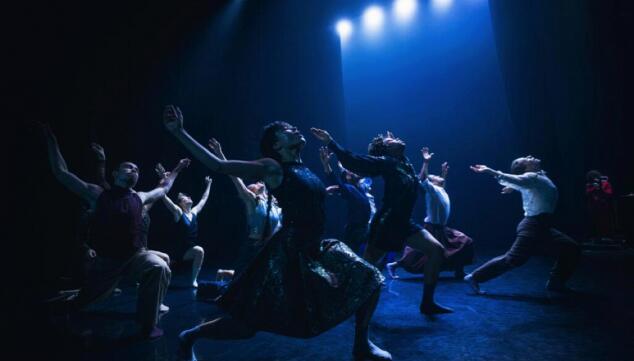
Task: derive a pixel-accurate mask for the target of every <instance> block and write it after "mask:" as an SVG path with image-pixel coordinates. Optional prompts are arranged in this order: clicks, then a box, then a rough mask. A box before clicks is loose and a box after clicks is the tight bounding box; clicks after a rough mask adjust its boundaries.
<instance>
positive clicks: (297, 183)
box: [218, 163, 383, 337]
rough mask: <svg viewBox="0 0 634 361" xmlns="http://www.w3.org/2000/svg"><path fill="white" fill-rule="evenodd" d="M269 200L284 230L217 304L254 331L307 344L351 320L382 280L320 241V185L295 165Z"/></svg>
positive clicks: (343, 250) (343, 249)
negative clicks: (279, 213)
mask: <svg viewBox="0 0 634 361" xmlns="http://www.w3.org/2000/svg"><path fill="white" fill-rule="evenodd" d="M282 168H283V172H284V173H283V174H284V178H283V181H282V184H280V186H279V187H277V188H276V189H274V190H272V191H271V193H272V194H273V195H274V196H275V197H276V198H277V199H278V202H279V205H280V207H281V208H282V209H283V211H284V217H283V220H282V228H281V229H280V231H278V232H277V233H276V234H275V235H274V236H273V237H272V238H271V239H269V240H268V241H267V243H266V244H265V246H264V247H263V248H262V250H261V251H260V253H259V254H258V255H257V256H256V257H255V259H254V260H253V261H252V262H251V264H250V265H249V266H248V267H247V268H246V269H245V270H244V271H243V272H242V273H240V274H239V275H238V276H237V277H236V279H235V280H234V281H233V282H232V283H231V284H230V286H229V288H228V289H227V291H226V293H225V294H224V295H223V296H221V297H220V298H219V299H218V302H219V304H220V306H221V307H223V308H224V309H225V310H226V311H227V312H228V313H229V314H230V315H231V316H232V317H233V318H235V319H238V320H241V321H242V322H244V323H245V324H246V325H248V326H249V327H251V328H252V329H253V330H256V331H257V330H261V331H268V332H274V333H278V334H282V335H286V336H293V337H311V336H315V335H318V334H320V333H322V332H324V331H327V330H328V329H330V328H332V327H334V326H336V325H337V324H339V323H340V322H342V321H344V320H346V319H347V318H348V317H350V316H351V315H352V314H353V313H354V312H355V311H356V310H357V309H358V308H359V307H361V306H362V305H363V304H364V303H365V302H366V301H367V300H368V299H369V297H370V296H372V295H373V294H374V292H375V291H376V290H377V289H378V288H379V287H380V285H381V282H382V281H383V276H382V275H381V273H380V272H379V271H378V270H377V269H376V268H374V267H373V266H371V265H369V264H368V263H367V262H365V261H364V260H362V259H361V258H359V257H358V256H357V255H356V254H355V253H354V252H352V251H351V250H350V248H348V247H347V246H346V245H345V244H344V243H342V242H339V241H337V240H333V239H329V240H321V235H322V233H323V230H324V223H325V212H324V198H325V189H324V185H323V183H322V182H321V181H320V180H319V178H317V176H315V175H314V174H313V173H312V172H311V171H310V170H309V169H308V168H306V167H305V166H303V165H302V164H300V163H284V164H282Z"/></svg>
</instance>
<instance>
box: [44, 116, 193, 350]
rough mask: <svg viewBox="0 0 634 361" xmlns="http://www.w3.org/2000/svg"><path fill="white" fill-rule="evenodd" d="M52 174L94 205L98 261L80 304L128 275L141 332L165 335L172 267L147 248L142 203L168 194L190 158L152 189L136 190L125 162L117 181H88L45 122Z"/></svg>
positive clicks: (134, 174) (135, 174) (133, 171)
mask: <svg viewBox="0 0 634 361" xmlns="http://www.w3.org/2000/svg"><path fill="white" fill-rule="evenodd" d="M42 130H43V132H44V135H45V137H46V141H47V146H48V156H49V162H50V165H51V168H52V171H53V174H54V176H55V178H57V180H58V181H59V182H60V183H62V185H64V186H65V187H66V188H68V189H69V190H70V191H71V192H73V193H75V194H76V195H78V196H80V197H81V198H82V199H83V200H84V201H86V202H88V203H89V204H91V208H94V209H95V211H94V217H93V222H92V228H91V240H92V243H93V246H94V249H95V251H96V254H97V257H96V258H95V262H94V263H93V264H92V265H91V269H89V270H88V274H87V277H86V284H85V285H84V287H82V289H81V291H80V293H79V296H78V298H77V301H76V302H77V305H78V306H79V307H81V306H85V305H87V304H89V303H91V302H94V301H96V300H98V299H100V298H102V297H105V296H107V295H108V294H109V293H110V292H111V291H112V290H113V289H114V288H115V286H116V285H117V283H118V281H119V280H120V279H121V278H122V277H123V276H126V275H129V276H132V278H134V279H135V280H137V281H138V282H139V283H140V284H139V288H138V299H137V317H138V320H139V322H140V324H141V334H142V335H143V336H145V337H148V338H157V337H160V336H162V335H163V330H161V329H160V328H158V327H157V323H158V314H159V307H160V305H161V303H162V301H163V297H164V296H165V292H166V291H167V287H168V285H169V281H170V277H171V272H170V269H169V266H168V265H167V263H165V262H164V261H163V260H162V259H161V258H159V257H158V256H156V255H155V254H152V253H150V252H148V251H147V250H145V249H144V248H143V245H142V244H141V243H140V237H139V233H140V227H141V213H142V209H143V205H144V204H146V203H150V202H153V201H155V200H157V199H159V198H161V197H163V195H165V193H167V191H169V189H170V188H171V187H172V184H173V182H174V179H175V178H176V176H177V175H178V172H179V171H180V170H181V169H182V168H184V167H186V166H187V165H188V164H189V160H187V159H186V160H182V161H181V162H180V163H179V165H178V166H177V167H176V168H175V169H174V171H172V172H171V174H170V175H169V176H168V177H166V178H165V179H163V180H162V181H161V183H160V184H159V186H158V187H156V188H155V189H153V190H151V191H149V192H134V191H133V190H132V188H133V187H134V186H135V185H136V183H137V181H138V179H139V168H138V167H137V166H136V165H135V164H134V163H131V162H123V163H121V164H120V165H119V167H118V168H117V170H116V171H114V172H113V173H112V174H113V177H114V185H113V186H112V188H111V189H109V190H104V189H103V188H102V187H101V186H98V185H96V184H91V183H87V182H84V181H83V180H81V179H79V177H77V176H76V175H75V174H73V173H71V172H70V171H69V170H68V167H67V165H66V161H65V160H64V157H63V156H62V154H61V152H60V150H59V146H58V144H57V139H56V138H55V135H54V134H53V132H52V131H51V129H50V127H49V126H48V125H44V124H42Z"/></svg>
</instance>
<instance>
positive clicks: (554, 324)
mask: <svg viewBox="0 0 634 361" xmlns="http://www.w3.org/2000/svg"><path fill="white" fill-rule="evenodd" d="M493 255H495V253H494V252H481V253H480V254H479V257H478V259H477V261H476V263H475V264H476V265H479V264H481V263H482V262H483V261H485V260H486V259H488V258H489V257H491V256H493ZM551 264H552V261H550V260H548V259H545V258H539V257H536V258H534V259H532V260H531V261H529V262H528V263H527V264H526V265H525V266H523V267H521V268H519V269H516V270H514V271H512V272H510V273H508V274H506V275H504V276H502V277H500V278H498V279H496V280H493V281H491V282H489V283H487V284H484V285H483V288H484V289H485V290H487V291H488V295H486V296H475V295H473V294H472V293H471V292H470V290H469V289H468V287H467V286H466V285H465V284H464V283H463V282H461V281H457V280H455V279H453V274H452V273H443V275H442V278H441V281H440V283H439V285H438V288H437V292H436V294H437V296H436V298H437V301H438V302H440V303H442V304H444V305H447V306H450V307H452V308H454V310H455V313H453V314H448V315H441V316H438V317H434V318H429V317H424V316H422V315H421V314H419V312H418V305H419V301H420V298H421V291H422V278H421V277H420V276H416V275H409V274H407V273H406V272H405V271H402V270H400V273H399V274H400V275H401V277H402V278H401V279H399V280H389V279H388V280H387V283H386V285H385V287H384V289H383V292H382V295H381V300H380V303H379V306H378V309H377V312H376V314H375V317H374V319H373V321H372V324H371V328H370V333H371V336H372V339H373V340H374V342H375V343H377V344H378V345H380V346H381V347H384V348H386V349H387V350H389V351H390V352H391V353H392V355H393V358H394V360H399V361H409V360H411V361H414V360H416V361H419V360H498V361H501V360H626V359H631V357H632V356H631V355H634V307H633V306H634V282H633V280H634V252H633V251H632V250H629V251H618V252H609V253H607V252H605V253H598V252H594V253H591V254H588V253H585V254H584V256H583V258H582V263H581V265H580V268H579V269H578V271H577V273H576V274H575V276H574V277H573V279H572V281H571V282H570V286H571V287H573V288H575V289H576V290H577V291H578V292H575V293H573V294H570V295H563V296H562V295H559V294H551V293H549V292H547V291H546V290H545V289H544V284H545V282H546V279H547V277H548V271H549V268H550V265H551ZM471 269H473V266H470V267H467V270H471ZM212 273H213V270H204V271H203V274H202V277H201V279H206V278H208V277H210V276H211V274H212ZM183 279H184V275H183V274H178V273H177V274H176V275H174V277H173V282H172V283H173V285H174V287H173V288H172V289H170V291H169V292H168V294H167V299H166V301H165V304H167V305H168V306H170V308H171V310H170V312H169V313H167V314H165V315H164V316H163V317H162V319H161V327H162V328H163V329H164V330H165V336H163V337H162V338H160V339H158V340H155V341H143V340H139V339H136V338H135V337H134V334H135V331H136V330H137V326H136V324H135V322H134V307H135V297H134V293H135V292H134V288H132V287H128V288H124V289H123V292H122V293H121V294H120V295H118V296H113V297H111V298H109V299H108V300H106V301H104V302H102V303H101V304H99V305H96V306H95V307H93V308H92V309H90V310H88V311H84V312H82V313H80V314H73V315H67V316H64V315H57V316H54V317H51V319H50V320H49V322H50V324H49V325H50V327H51V329H53V330H55V335H51V337H52V340H55V346H57V349H56V350H51V353H50V354H49V355H50V356H53V355H56V356H55V359H61V358H57V355H59V356H61V357H64V358H65V359H80V360H91V361H95V360H116V361H127V360H136V361H142V360H148V361H149V360H154V361H158V360H174V357H175V350H176V347H177V335H178V333H179V332H180V331H181V330H183V329H185V328H189V327H192V326H194V325H196V324H198V323H200V322H201V321H203V320H206V319H210V318H212V317H213V316H214V315H215V314H218V309H217V308H216V307H215V306H214V305H213V304H211V303H206V302H200V301H197V300H196V297H195V293H194V291H193V290H191V289H186V288H179V287H178V284H179V283H180V282H182V281H183ZM352 332H353V322H352V320H348V321H347V322H344V323H343V324H341V325H339V326H338V327H336V328H334V329H333V330H331V331H329V332H326V333H325V334H322V335H320V336H318V337H315V338H313V339H308V340H300V339H291V338H287V337H282V336H277V335H273V334H268V333H259V334H257V335H256V336H255V337H254V338H252V339H249V340H241V341H207V340H204V341H201V342H198V343H197V344H196V347H195V353H196V356H197V358H198V360H218V361H221V360H227V361H228V360H231V361H240V360H254V361H271V360H284V361H304V360H305V361H314V360H333V361H334V360H351V359H352V357H351V355H350V352H351V346H352ZM47 347H48V346H47ZM42 351H45V350H42ZM628 355H630V356H628ZM51 359H53V358H51Z"/></svg>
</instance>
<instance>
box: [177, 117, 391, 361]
mask: <svg viewBox="0 0 634 361" xmlns="http://www.w3.org/2000/svg"><path fill="white" fill-rule="evenodd" d="M164 120H165V125H166V127H167V129H168V130H169V131H170V132H171V133H172V134H173V135H174V136H175V137H176V139H178V140H179V141H180V142H181V143H182V144H183V145H184V146H185V147H186V148H187V149H188V150H189V151H190V152H191V153H192V154H193V155H194V156H195V157H196V158H197V159H199V160H200V161H201V162H203V163H204V164H205V165H206V166H207V167H209V168H210V169H212V170H214V171H216V172H219V173H223V174H227V175H232V176H236V177H244V178H251V179H261V180H263V181H264V183H265V184H266V185H267V188H268V189H269V190H270V192H271V193H272V194H273V195H274V196H275V197H276V198H277V199H278V201H279V203H280V206H281V207H282V209H283V212H284V217H283V221H282V222H283V225H282V229H280V230H279V231H278V232H277V233H276V234H275V235H274V236H273V237H272V238H270V239H269V240H268V241H267V242H266V244H265V245H264V247H263V248H262V250H261V251H260V252H259V253H258V256H257V257H256V258H255V259H254V260H253V261H252V262H251V264H250V265H249V266H248V267H247V269H246V270H244V271H243V272H241V273H240V274H239V275H238V277H236V279H235V280H234V281H233V282H232V283H231V284H230V285H229V287H228V289H227V291H226V293H225V294H224V295H223V296H222V297H221V298H220V299H219V304H220V305H221V307H223V308H224V309H225V310H226V311H227V315H225V316H221V317H219V318H217V319H215V320H213V321H210V322H206V323H204V324H202V325H200V326H197V327H194V328H192V329H190V330H186V331H183V332H182V333H181V336H180V338H181V356H182V357H184V358H188V359H191V358H192V357H193V352H192V345H193V343H194V342H195V341H196V340H198V339H199V338H215V339H236V338H248V337H251V336H253V335H254V334H255V332H256V331H268V332H273V333H278V334H281V335H285V336H292V337H302V338H307V337H312V336H316V335H319V334H320V333H322V332H324V331H327V330H329V329H331V328H332V327H334V326H336V325H338V324H339V323H341V322H343V321H344V320H346V319H347V318H348V317H350V316H351V315H352V314H354V313H356V316H357V322H356V333H355V339H354V348H353V355H354V357H355V359H356V360H363V359H372V360H390V359H391V356H390V354H389V353H388V352H386V351H383V350H381V349H380V348H378V347H377V346H375V345H374V344H373V343H372V342H370V340H369V339H368V324H369V322H370V318H371V317H372V314H373V313H374V309H375V307H376V304H377V301H378V297H379V292H380V285H381V282H382V281H383V277H382V275H381V273H380V272H379V270H377V269H376V268H374V267H373V266H371V265H370V264H368V263H367V262H365V261H364V260H363V259H361V258H359V257H358V256H357V255H356V254H355V253H354V252H352V250H350V248H348V247H347V246H346V245H345V244H344V243H342V242H339V241H337V240H321V235H322V233H323V231H324V224H325V212H324V198H325V189H324V185H323V183H322V182H321V181H320V180H319V178H317V176H315V175H314V174H313V173H312V172H311V171H310V170H309V169H308V168H307V167H306V166H304V165H303V163H302V159H301V150H302V149H303V147H304V144H305V143H306V140H305V139H304V137H303V136H302V134H301V133H300V132H299V131H298V130H297V128H295V127H293V126H291V125H290V124H288V123H284V122H274V123H271V124H269V125H268V126H266V127H265V128H264V134H263V136H262V139H261V143H260V147H261V151H262V154H263V155H264V156H265V157H266V158H263V159H260V160H256V161H241V160H222V159H220V158H218V157H217V156H216V155H214V154H212V153H211V152H209V151H208V150H207V149H206V148H205V147H203V146H202V145H201V144H199V143H198V142H196V141H195V140H194V139H193V138H192V137H191V136H190V135H189V134H188V133H187V132H186V131H185V130H184V129H183V116H182V113H181V111H180V110H179V109H178V108H177V107H174V106H168V107H167V108H166V110H165V113H164ZM270 200H271V198H269V202H268V203H269V206H267V208H268V207H270ZM265 234H266V232H265Z"/></svg>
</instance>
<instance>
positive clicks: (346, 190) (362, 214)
mask: <svg viewBox="0 0 634 361" xmlns="http://www.w3.org/2000/svg"><path fill="white" fill-rule="evenodd" d="M331 157H332V153H331V152H330V151H329V150H328V148H326V147H321V148H320V149H319V158H320V160H321V164H322V166H323V167H324V173H326V175H327V176H328V179H329V180H330V181H331V182H332V183H335V187H336V188H335V189H336V191H338V192H339V194H341V196H342V197H343V199H344V200H345V201H346V203H347V205H348V216H347V218H346V219H347V223H346V227H345V231H344V236H343V239H344V241H345V242H346V244H347V245H348V247H350V248H352V250H354V251H355V252H358V251H359V250H360V248H361V246H362V244H363V243H365V242H366V240H367V235H368V225H369V223H370V219H371V218H372V216H373V215H374V213H375V212H376V209H374V207H373V206H374V204H373V202H371V200H370V198H369V197H368V192H367V191H366V189H365V187H364V186H363V185H362V183H361V180H362V178H361V177H360V176H358V175H356V174H354V173H352V172H350V171H349V170H347V169H345V168H343V166H342V165H341V163H337V170H338V174H335V172H334V171H333V169H332V167H331V165H330V158H331ZM329 189H331V190H333V188H331V187H328V188H327V190H329ZM333 191H334V190H333Z"/></svg>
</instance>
